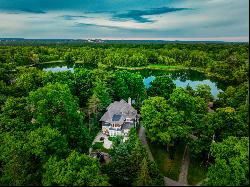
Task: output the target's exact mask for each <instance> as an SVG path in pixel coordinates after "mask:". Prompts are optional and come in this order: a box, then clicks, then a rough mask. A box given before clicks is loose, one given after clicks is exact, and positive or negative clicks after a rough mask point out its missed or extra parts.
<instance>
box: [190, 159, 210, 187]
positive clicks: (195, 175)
mask: <svg viewBox="0 0 250 187" xmlns="http://www.w3.org/2000/svg"><path fill="white" fill-rule="evenodd" d="M201 162H202V161H201V160H200V159H197V158H194V157H191V155H190V162H189V167H188V176H187V180H188V184H190V185H196V184H198V183H199V182H200V181H201V180H203V179H205V178H206V175H207V167H205V166H204V164H201Z"/></svg>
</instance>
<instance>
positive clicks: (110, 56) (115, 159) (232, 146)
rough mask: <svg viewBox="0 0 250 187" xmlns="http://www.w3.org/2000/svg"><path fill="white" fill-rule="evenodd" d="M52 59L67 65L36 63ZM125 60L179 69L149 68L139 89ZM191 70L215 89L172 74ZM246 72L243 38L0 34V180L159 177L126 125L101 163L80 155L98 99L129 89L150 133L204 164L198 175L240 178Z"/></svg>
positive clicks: (146, 181)
mask: <svg viewBox="0 0 250 187" xmlns="http://www.w3.org/2000/svg"><path fill="white" fill-rule="evenodd" d="M55 62H56V63H57V64H58V65H59V66H60V67H62V66H65V65H66V66H67V67H71V68H72V72H71V71H64V72H47V71H44V70H42V68H43V67H46V66H51V67H52V66H53V63H55ZM128 67H130V69H133V68H139V69H148V68H149V70H148V71H149V72H150V71H151V69H152V68H155V67H156V68H162V69H164V71H165V70H168V69H169V68H170V69H171V71H172V70H175V68H176V69H183V71H176V73H174V74H173V75H172V76H170V77H168V76H157V75H156V78H155V80H154V81H152V82H151V87H150V88H149V89H148V90H146V88H145V86H144V83H143V78H144V74H143V72H141V71H132V70H123V69H129V68H128ZM150 68H151V69H150ZM186 69H189V71H187V72H186ZM190 71H192V72H196V73H197V72H200V73H202V75H203V74H204V79H205V78H209V79H211V80H217V79H218V80H219V81H216V83H218V84H220V86H221V87H222V88H223V89H222V90H223V92H221V93H220V94H218V98H212V97H211V89H210V87H208V86H207V85H199V86H197V88H196V89H192V87H191V86H187V87H186V88H179V87H178V88H176V86H175V84H174V83H173V81H172V80H171V79H173V78H176V77H180V80H181V81H186V77H187V76H186V75H187V74H188V72H190ZM248 71H249V44H246V43H179V42H177V43H175V42H173V43H162V44H151V43H148V44H129V43H124V44H120V43H117V44H115V43H113V44H112V43H110V44H107V43H105V44H101V43H100V44H82V43H78V42H77V41H72V42H68V43H64V44H62V43H61V44H59V43H53V42H49V41H48V42H44V43H43V42H42V43H40V44H39V43H36V42H33V41H29V42H26V43H25V42H12V43H11V44H10V43H8V42H3V41H0V142H1V144H0V152H1V154H0V184H1V185H109V184H111V185H120V184H121V185H163V183H164V181H163V176H162V175H161V174H160V171H159V169H158V166H157V165H156V163H155V162H152V161H149V159H148V156H147V154H146V151H145V148H144V147H143V146H142V144H141V142H140V141H139V138H138V136H137V134H136V131H135V129H131V131H130V132H131V133H130V135H129V136H130V137H129V140H128V141H126V142H122V141H121V139H119V138H117V139H114V140H113V141H114V142H113V145H114V146H113V148H112V149H110V150H106V151H107V152H109V154H110V155H111V161H110V162H109V163H108V164H104V165H99V163H98V159H94V158H91V157H90V156H88V155H85V153H88V149H89V147H90V144H91V142H92V140H93V139H94V137H95V136H96V134H97V133H98V132H99V131H100V129H101V126H100V123H99V119H100V117H101V115H103V113H104V112H105V109H106V107H107V106H108V105H109V104H110V103H111V102H112V101H116V100H120V99H124V100H127V99H128V98H129V97H131V98H132V104H133V106H134V107H135V108H136V109H137V110H138V113H139V114H140V115H141V121H142V122H143V123H142V124H143V125H144V127H145V129H146V135H147V137H148V138H149V140H150V141H154V142H157V143H159V144H162V145H164V146H165V147H167V148H168V147H169V146H176V145H178V144H179V143H180V142H185V143H188V144H189V148H190V152H191V155H192V156H197V157H199V158H202V159H203V160H202V161H203V163H204V162H205V161H206V163H208V164H209V172H208V180H207V182H204V184H206V185H249V182H248V178H247V176H248V174H249V169H248V167H247V163H248V160H249V156H248V144H249V143H248V142H249V132H248V128H249V116H248V111H249V104H248V102H249V72H248ZM204 79H202V80H204ZM195 80H200V78H199V77H198V76H195ZM211 101H213V102H214V105H213V110H209V113H208V105H207V104H208V102H211ZM215 142H216V143H215ZM192 158H193V157H192ZM195 159H196V157H195ZM106 175H107V176H108V177H107V176H106Z"/></svg>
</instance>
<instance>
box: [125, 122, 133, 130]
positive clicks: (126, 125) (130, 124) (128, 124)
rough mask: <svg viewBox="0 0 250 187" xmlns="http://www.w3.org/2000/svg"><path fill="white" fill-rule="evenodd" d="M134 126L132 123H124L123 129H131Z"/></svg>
mask: <svg viewBox="0 0 250 187" xmlns="http://www.w3.org/2000/svg"><path fill="white" fill-rule="evenodd" d="M133 127H134V124H132V123H126V122H125V123H124V124H123V126H122V129H131V128H133Z"/></svg>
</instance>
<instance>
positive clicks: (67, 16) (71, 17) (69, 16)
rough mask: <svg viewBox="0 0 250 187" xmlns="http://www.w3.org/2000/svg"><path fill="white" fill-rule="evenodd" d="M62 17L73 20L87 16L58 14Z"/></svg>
mask: <svg viewBox="0 0 250 187" xmlns="http://www.w3.org/2000/svg"><path fill="white" fill-rule="evenodd" d="M59 17H62V18H63V19H65V20H75V19H78V18H89V17H88V16H73V15H63V16H59Z"/></svg>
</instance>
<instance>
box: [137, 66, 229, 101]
mask: <svg viewBox="0 0 250 187" xmlns="http://www.w3.org/2000/svg"><path fill="white" fill-rule="evenodd" d="M136 71H139V72H140V73H141V75H142V76H143V77H144V79H143V82H144V85H145V87H146V88H149V87H150V86H151V85H150V82H152V81H153V80H154V79H155V78H156V77H157V76H168V77H170V78H171V79H172V80H173V82H174V83H175V85H176V87H182V88H184V87H186V86H187V85H189V86H191V87H192V88H193V89H196V88H197V86H198V85H199V84H206V85H208V86H210V88H211V93H212V95H213V96H214V98H215V99H216V98H217V96H218V94H219V93H220V92H223V90H224V89H225V85H224V84H222V83H221V82H220V81H218V80H216V79H212V78H208V77H206V76H205V74H204V73H200V72H197V71H194V70H176V71H166V70H136Z"/></svg>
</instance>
